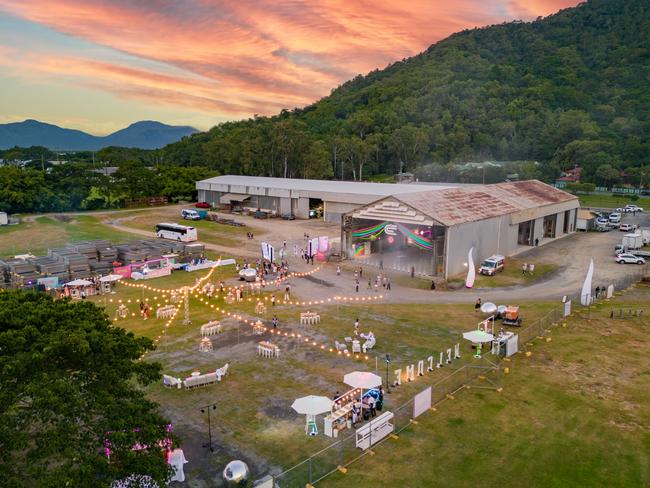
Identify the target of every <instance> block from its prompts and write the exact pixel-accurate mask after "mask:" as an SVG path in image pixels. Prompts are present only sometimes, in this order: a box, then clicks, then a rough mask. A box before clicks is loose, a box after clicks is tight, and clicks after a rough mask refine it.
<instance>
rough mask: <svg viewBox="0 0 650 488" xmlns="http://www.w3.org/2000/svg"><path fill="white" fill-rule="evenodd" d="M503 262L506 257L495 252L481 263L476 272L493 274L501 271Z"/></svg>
mask: <svg viewBox="0 0 650 488" xmlns="http://www.w3.org/2000/svg"><path fill="white" fill-rule="evenodd" d="M505 264H506V258H505V257H504V256H502V255H501V254H495V255H493V256H490V257H489V258H487V259H486V260H485V261H483V262H482V263H481V267H480V268H479V270H478V272H479V273H481V274H482V275H488V276H494V275H495V274H496V273H497V272H499V271H503V268H504V266H505Z"/></svg>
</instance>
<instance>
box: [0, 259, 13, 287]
mask: <svg viewBox="0 0 650 488" xmlns="http://www.w3.org/2000/svg"><path fill="white" fill-rule="evenodd" d="M9 283H11V279H10V277H9V266H7V263H5V262H4V261H0V288H4V287H5V285H7V284H9Z"/></svg>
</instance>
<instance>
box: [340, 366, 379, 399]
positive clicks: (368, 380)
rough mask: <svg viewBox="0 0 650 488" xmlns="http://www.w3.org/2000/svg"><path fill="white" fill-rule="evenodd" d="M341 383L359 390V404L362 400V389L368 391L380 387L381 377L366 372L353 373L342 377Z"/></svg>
mask: <svg viewBox="0 0 650 488" xmlns="http://www.w3.org/2000/svg"><path fill="white" fill-rule="evenodd" d="M343 383H345V384H346V385H350V386H351V387H352V388H359V389H360V390H361V395H360V396H359V402H361V400H362V399H363V390H364V389H365V390H369V389H371V388H377V387H378V386H381V376H377V375H376V374H374V373H370V372H368V371H354V372H352V373H348V374H346V375H345V376H344V377H343Z"/></svg>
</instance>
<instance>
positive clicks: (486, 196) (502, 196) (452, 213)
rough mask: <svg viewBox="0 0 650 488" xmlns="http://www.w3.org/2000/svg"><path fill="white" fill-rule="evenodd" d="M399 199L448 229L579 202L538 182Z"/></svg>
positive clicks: (404, 196)
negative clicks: (560, 204)
mask: <svg viewBox="0 0 650 488" xmlns="http://www.w3.org/2000/svg"><path fill="white" fill-rule="evenodd" d="M395 198H397V199H399V200H401V201H402V202H404V203H406V204H407V205H410V206H411V207H413V208H415V209H416V210H419V211H420V212H422V213H424V214H426V215H429V216H430V217H432V218H434V219H435V220H438V221H439V222H441V223H443V224H445V225H447V226H451V225H457V224H462V223H466V222H473V221H476V220H483V219H489V218H493V217H498V216H499V215H508V214H511V213H514V212H518V211H521V210H526V209H531V208H537V207H542V206H545V205H552V204H555V203H563V202H568V201H571V200H576V199H577V198H576V197H575V196H574V195H571V194H570V193H567V192H564V191H562V190H558V189H557V188H555V187H552V186H550V185H547V184H546V183H542V182H541V181H537V180H529V181H516V182H510V183H497V184H494V185H476V186H470V187H462V188H450V189H444V190H429V191H422V192H417V193H407V194H400V195H396V196H395Z"/></svg>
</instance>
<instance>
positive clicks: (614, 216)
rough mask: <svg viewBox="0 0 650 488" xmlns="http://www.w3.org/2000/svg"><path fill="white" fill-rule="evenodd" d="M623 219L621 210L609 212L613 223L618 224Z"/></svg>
mask: <svg viewBox="0 0 650 488" xmlns="http://www.w3.org/2000/svg"><path fill="white" fill-rule="evenodd" d="M620 221H621V214H620V213H619V212H612V213H611V214H609V222H610V223H611V224H618V223H619V222H620Z"/></svg>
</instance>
